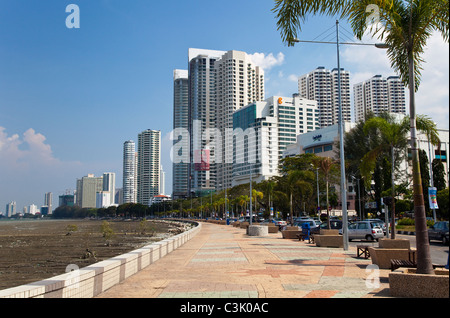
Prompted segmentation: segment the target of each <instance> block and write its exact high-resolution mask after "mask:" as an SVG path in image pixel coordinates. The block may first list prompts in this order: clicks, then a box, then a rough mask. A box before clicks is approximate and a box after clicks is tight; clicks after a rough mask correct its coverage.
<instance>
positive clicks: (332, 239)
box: [314, 235, 344, 247]
mask: <svg viewBox="0 0 450 318" xmlns="http://www.w3.org/2000/svg"><path fill="white" fill-rule="evenodd" d="M314 242H315V243H316V246H320V247H344V238H343V236H342V235H314Z"/></svg>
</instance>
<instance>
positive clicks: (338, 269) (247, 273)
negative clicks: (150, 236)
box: [97, 223, 389, 298]
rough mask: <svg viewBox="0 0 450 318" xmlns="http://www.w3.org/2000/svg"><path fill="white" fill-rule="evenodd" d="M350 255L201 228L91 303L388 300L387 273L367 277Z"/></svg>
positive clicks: (273, 236) (277, 236)
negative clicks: (131, 300) (106, 300)
mask: <svg viewBox="0 0 450 318" xmlns="http://www.w3.org/2000/svg"><path fill="white" fill-rule="evenodd" d="M370 264H371V261H370V260H367V259H364V258H358V257H356V248H354V247H350V248H349V250H348V251H344V250H343V249H342V248H325V247H317V246H315V244H310V243H309V242H307V241H306V242H303V241H298V240H291V239H283V238H282V236H281V233H280V232H278V233H270V234H269V235H268V236H264V237H254V236H248V235H247V234H246V231H245V230H244V229H241V228H237V227H233V226H230V225H228V226H227V225H218V224H212V223H202V230H201V231H200V232H199V233H198V234H197V235H196V236H195V237H194V238H193V239H191V240H190V241H189V242H187V243H186V244H184V245H183V246H181V247H179V248H178V249H176V250H175V251H173V252H172V253H170V254H168V255H166V256H165V257H164V258H162V259H160V260H158V261H156V262H155V263H154V264H151V265H150V266H148V267H146V268H145V269H143V270H141V271H140V272H139V273H137V274H135V275H133V276H131V277H129V278H128V279H126V280H125V281H124V282H122V283H120V284H119V285H116V286H114V287H112V288H111V289H109V290H107V291H106V292H104V293H102V294H100V295H99V296H98V297H97V298H370V297H389V293H388V288H389V286H388V282H387V277H388V271H386V270H380V271H379V273H380V277H381V279H380V280H381V284H379V285H376V280H374V278H376V275H377V272H375V271H373V270H370V269H369V270H367V266H368V265H370Z"/></svg>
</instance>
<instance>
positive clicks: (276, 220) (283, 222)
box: [273, 218, 287, 226]
mask: <svg viewBox="0 0 450 318" xmlns="http://www.w3.org/2000/svg"><path fill="white" fill-rule="evenodd" d="M273 221H274V222H273V223H275V225H278V226H286V225H287V222H286V221H285V220H283V219H282V218H277V219H273Z"/></svg>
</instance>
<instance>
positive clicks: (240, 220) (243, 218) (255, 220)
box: [238, 215, 259, 223]
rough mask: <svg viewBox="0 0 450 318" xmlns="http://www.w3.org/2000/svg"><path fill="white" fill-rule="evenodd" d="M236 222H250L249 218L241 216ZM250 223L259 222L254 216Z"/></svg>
mask: <svg viewBox="0 0 450 318" xmlns="http://www.w3.org/2000/svg"><path fill="white" fill-rule="evenodd" d="M238 221H239V222H241V223H242V222H250V217H249V216H245V217H244V216H241V217H240V218H239V219H238ZM252 223H259V220H258V218H257V217H256V216H255V215H253V217H252Z"/></svg>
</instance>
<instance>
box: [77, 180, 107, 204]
mask: <svg viewBox="0 0 450 318" xmlns="http://www.w3.org/2000/svg"><path fill="white" fill-rule="evenodd" d="M102 190H103V177H95V176H94V174H88V175H87V176H85V177H83V178H81V179H77V195H76V205H77V206H79V207H81V208H95V207H96V206H97V204H96V200H97V197H96V196H97V192H101V191H102Z"/></svg>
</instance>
